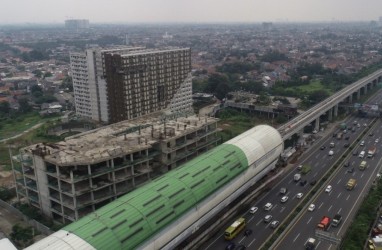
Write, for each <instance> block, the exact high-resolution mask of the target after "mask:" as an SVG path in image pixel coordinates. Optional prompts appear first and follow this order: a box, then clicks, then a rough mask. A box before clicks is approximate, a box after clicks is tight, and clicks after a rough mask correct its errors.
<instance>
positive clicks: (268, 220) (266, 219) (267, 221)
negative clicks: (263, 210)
mask: <svg viewBox="0 0 382 250" xmlns="http://www.w3.org/2000/svg"><path fill="white" fill-rule="evenodd" d="M271 220H272V215H270V214H267V215H265V217H264V222H265V223H269V222H270V221H271Z"/></svg>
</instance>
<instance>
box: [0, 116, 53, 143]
mask: <svg viewBox="0 0 382 250" xmlns="http://www.w3.org/2000/svg"><path fill="white" fill-rule="evenodd" d="M46 120H47V119H42V118H41V117H40V115H39V114H38V113H30V114H26V115H20V116H19V117H17V118H15V119H3V120H1V121H0V139H4V138H8V137H11V136H14V135H17V134H19V133H21V132H23V131H25V130H27V129H29V128H31V127H33V126H34V125H36V124H38V123H40V122H43V121H46Z"/></svg>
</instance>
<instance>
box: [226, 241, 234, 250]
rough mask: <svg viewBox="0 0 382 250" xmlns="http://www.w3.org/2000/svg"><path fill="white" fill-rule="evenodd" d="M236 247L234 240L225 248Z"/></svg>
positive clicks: (232, 249)
mask: <svg viewBox="0 0 382 250" xmlns="http://www.w3.org/2000/svg"><path fill="white" fill-rule="evenodd" d="M235 247H236V245H235V243H234V242H230V243H228V245H227V246H226V248H225V250H234V249H235Z"/></svg>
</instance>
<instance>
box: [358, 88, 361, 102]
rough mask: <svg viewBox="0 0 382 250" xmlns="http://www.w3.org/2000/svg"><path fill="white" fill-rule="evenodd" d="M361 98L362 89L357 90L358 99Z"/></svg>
mask: <svg viewBox="0 0 382 250" xmlns="http://www.w3.org/2000/svg"><path fill="white" fill-rule="evenodd" d="M360 98H361V89H359V90H358V91H357V100H359V99H360Z"/></svg>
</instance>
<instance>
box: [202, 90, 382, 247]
mask: <svg viewBox="0 0 382 250" xmlns="http://www.w3.org/2000/svg"><path fill="white" fill-rule="evenodd" d="M379 98H380V97H379V96H375V97H374V98H373V100H372V101H370V102H369V103H375V102H379ZM355 120H357V123H360V125H361V126H360V128H357V127H356V126H355V125H353V122H354V121H355ZM371 120H372V119H370V118H359V117H350V118H348V119H347V120H346V123H347V124H348V125H350V126H354V127H355V128H356V129H355V131H354V132H352V131H348V133H347V134H345V135H344V137H346V136H349V140H345V139H344V138H343V139H341V140H337V139H336V138H333V136H332V133H326V134H327V136H326V137H324V138H321V140H319V141H317V142H315V145H313V146H312V147H311V148H310V149H309V150H308V152H307V153H306V154H304V155H303V156H302V158H301V160H300V161H299V163H298V164H296V166H297V165H299V164H303V165H306V164H308V165H310V166H311V171H310V172H309V173H308V174H307V175H306V176H303V177H302V179H303V180H307V184H306V185H305V186H301V185H300V182H294V180H293V176H294V174H296V173H298V171H297V170H295V169H293V170H292V171H289V172H287V173H286V175H285V177H284V178H283V179H282V180H280V182H279V183H277V184H276V185H275V186H274V188H272V190H270V191H269V192H267V193H265V194H264V195H262V196H261V197H259V198H258V199H257V200H256V201H254V203H253V204H252V206H257V207H258V208H259V210H258V211H257V212H256V213H254V214H250V213H249V212H246V213H245V214H243V215H242V216H243V217H245V218H246V219H247V226H246V228H247V229H251V230H252V231H253V232H252V234H251V235H249V236H244V233H243V232H242V233H240V234H239V235H238V236H237V237H236V238H235V239H233V240H232V241H233V242H234V243H235V244H236V246H237V245H244V246H246V247H247V249H259V248H260V247H261V246H262V245H263V243H264V242H265V241H266V240H267V239H268V238H269V236H270V235H271V234H272V232H273V230H274V229H272V228H271V227H270V223H265V222H264V217H265V216H266V215H268V214H269V215H272V217H273V218H272V220H278V221H280V222H282V221H283V220H284V219H285V218H286V217H287V216H288V215H289V214H290V213H291V212H292V211H293V210H294V208H295V207H296V206H297V205H298V204H299V202H301V199H298V198H297V197H296V195H297V194H298V193H303V194H306V193H307V192H308V191H309V190H310V189H311V188H312V187H313V186H311V185H310V182H311V181H312V180H319V179H320V177H321V176H323V175H324V173H325V172H326V171H327V170H328V169H329V168H330V167H331V166H332V165H333V164H334V162H335V161H336V160H337V159H338V157H339V156H340V155H341V154H342V153H343V152H344V151H345V150H346V148H345V147H344V144H345V143H348V142H350V143H352V142H353V141H354V140H355V139H356V138H357V137H358V136H359V135H360V133H361V132H362V131H364V130H365V129H368V128H367V127H365V126H363V124H364V123H366V124H369V123H370V122H371ZM378 124H379V123H378ZM378 126H379V127H380V126H381V125H380V124H379V125H378ZM319 133H322V132H319ZM380 135H382V128H381V130H380V129H377V130H376V131H375V133H374V136H372V137H367V138H366V139H365V146H364V147H363V148H365V150H367V148H368V147H369V146H370V145H371V144H372V143H374V141H375V139H376V138H377V137H381V138H380V140H381V142H380V143H381V145H382V136H380ZM331 142H334V143H335V148H334V149H333V151H334V155H333V156H329V155H328V153H329V150H330V148H329V144H330V143H331ZM322 146H325V149H322V150H321V147H322ZM379 151H380V148H378V150H377V157H375V159H374V158H373V159H371V160H370V159H367V161H368V162H369V161H370V167H369V168H368V169H367V170H366V171H364V172H362V173H359V170H358V168H357V166H358V165H359V162H360V159H359V158H358V156H351V158H350V163H351V166H350V167H348V168H352V167H353V166H355V171H354V172H353V174H354V177H355V178H356V179H359V180H358V184H357V186H356V188H355V189H354V190H353V191H350V192H351V193H350V192H348V193H346V192H345V191H347V190H346V189H345V187H344V186H345V184H346V182H347V181H348V179H349V177H350V176H352V174H348V173H346V170H347V169H348V168H343V169H341V171H340V174H339V176H340V177H339V179H335V180H333V183H332V182H331V183H330V184H332V185H333V191H332V192H331V193H329V194H327V193H324V194H323V195H322V200H321V199H319V198H317V200H315V201H314V202H315V203H316V210H315V211H314V212H313V213H310V214H307V213H306V214H307V215H306V218H305V216H303V217H302V218H301V219H300V220H299V221H298V223H302V224H304V223H305V225H304V227H302V228H300V224H298V225H296V226H295V227H293V229H292V230H291V231H290V233H288V234H287V235H286V237H285V238H284V239H283V240H282V242H280V245H279V246H278V249H291V247H290V246H291V245H290V244H291V243H290V242H293V245H295V246H298V247H299V248H301V246H303V244H304V242H305V241H306V239H307V238H308V237H309V236H313V235H314V230H315V228H316V224H317V223H318V221H319V220H320V219H321V217H322V214H320V212H319V211H324V209H326V211H328V210H329V212H330V211H332V213H330V214H329V216H331V217H332V216H333V215H334V214H335V213H336V212H338V211H340V212H341V213H342V215H343V217H344V218H346V211H347V208H349V211H350V209H351V206H349V207H346V208H344V207H342V206H340V207H338V206H337V205H335V204H340V205H341V204H342V203H341V202H339V203H337V201H338V200H340V199H344V200H346V199H347V201H348V202H349V204H354V203H355V201H356V199H357V198H356V197H355V196H356V195H354V194H356V193H357V192H358V191H359V192H361V191H362V190H361V188H360V187H363V186H365V185H366V181H367V180H368V178H369V177H368V176H369V175H368V174H371V173H372V170H373V169H375V167H373V165H374V164H373V163H376V162H377V158H379V157H380V154H378V153H379ZM357 164H358V165H357ZM344 172H345V173H344ZM361 175H362V177H361ZM374 176H375V174H374ZM363 181H365V183H363ZM282 187H286V188H287V189H288V192H287V194H286V195H287V196H288V197H289V199H288V201H286V202H285V203H281V201H280V199H281V197H282V195H280V193H279V192H280V189H281V188H282ZM324 188H325V187H323V189H324ZM349 194H351V195H350V196H349ZM319 197H321V195H320V196H319ZM358 200H361V199H358ZM333 201H335V202H333ZM268 202H270V203H272V204H273V208H272V210H271V211H264V209H263V207H264V205H265V204H266V203H268ZM340 209H341V210H340ZM248 210H249V207H248ZM355 211H356V209H353V210H352V213H354V212H355ZM329 212H328V213H329ZM316 216H317V218H316ZM237 217H240V216H237ZM311 217H312V218H311ZM233 221H234V219H233V220H232V221H229V222H228V223H227V224H226V225H222V229H221V230H220V231H219V233H218V234H217V235H216V236H215V237H212V238H211V239H210V240H209V241H208V242H206V243H205V244H204V245H202V248H203V249H225V247H226V246H227V244H228V243H227V241H226V240H224V237H223V234H224V230H225V229H226V228H227V227H228V226H229V225H230V224H232V222H233ZM346 223H347V222H345V223H343V224H341V225H340V226H339V227H338V230H342V231H345V228H346V227H345V226H346V225H347V224H346ZM344 225H345V226H344ZM320 244H321V246H324V245H325V244H324V243H322V242H320ZM286 246H288V247H286ZM320 249H321V248H320ZM323 249H325V248H323Z"/></svg>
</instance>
